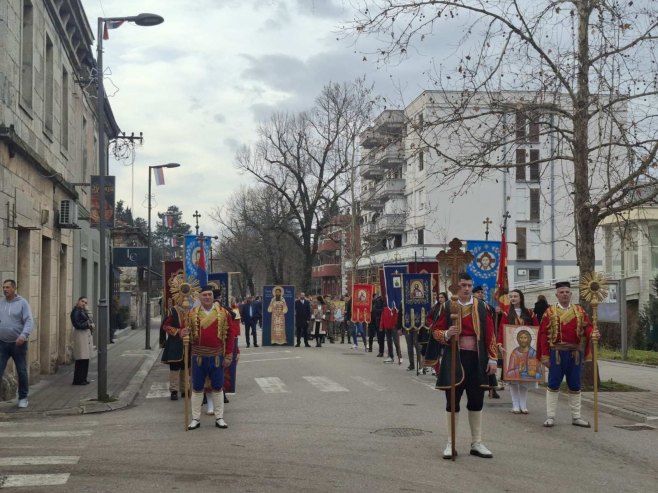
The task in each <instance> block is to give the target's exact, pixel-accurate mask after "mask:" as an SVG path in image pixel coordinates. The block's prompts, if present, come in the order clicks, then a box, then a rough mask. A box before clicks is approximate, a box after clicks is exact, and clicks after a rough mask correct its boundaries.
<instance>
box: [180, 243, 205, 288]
mask: <svg viewBox="0 0 658 493" xmlns="http://www.w3.org/2000/svg"><path fill="white" fill-rule="evenodd" d="M201 239H203V252H202V251H201V246H200V243H201ZM210 241H211V237H210V236H197V235H194V234H191V235H185V275H186V276H187V277H188V278H190V279H196V280H197V281H199V284H200V285H201V286H203V285H205V284H207V283H208V263H207V259H208V258H210Z"/></svg>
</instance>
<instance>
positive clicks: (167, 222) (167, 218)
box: [162, 214, 174, 229]
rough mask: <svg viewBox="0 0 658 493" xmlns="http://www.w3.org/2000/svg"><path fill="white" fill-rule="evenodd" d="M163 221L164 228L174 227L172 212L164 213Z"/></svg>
mask: <svg viewBox="0 0 658 493" xmlns="http://www.w3.org/2000/svg"><path fill="white" fill-rule="evenodd" d="M162 219H163V223H164V227H165V228H169V229H171V228H173V227H174V215H173V214H165V215H164V216H163V217H162Z"/></svg>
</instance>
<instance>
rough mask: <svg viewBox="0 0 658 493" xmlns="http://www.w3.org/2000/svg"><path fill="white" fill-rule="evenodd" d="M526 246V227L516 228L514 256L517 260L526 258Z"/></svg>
mask: <svg viewBox="0 0 658 493" xmlns="http://www.w3.org/2000/svg"><path fill="white" fill-rule="evenodd" d="M527 251H528V250H527V248H526V229H525V228H516V258H517V260H526V259H527Z"/></svg>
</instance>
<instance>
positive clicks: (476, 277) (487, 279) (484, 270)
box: [466, 240, 500, 306]
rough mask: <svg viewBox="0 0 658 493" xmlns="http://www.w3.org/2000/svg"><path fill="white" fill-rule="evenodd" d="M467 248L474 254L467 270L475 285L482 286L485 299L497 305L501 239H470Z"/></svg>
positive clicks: (492, 304)
mask: <svg viewBox="0 0 658 493" xmlns="http://www.w3.org/2000/svg"><path fill="white" fill-rule="evenodd" d="M466 250H468V251H469V252H471V253H472V254H473V260H472V261H471V263H469V264H468V266H467V267H466V272H468V273H469V274H470V275H471V277H472V278H473V286H474V287H475V286H482V288H483V289H484V299H485V301H486V302H487V303H489V304H490V305H491V306H495V305H496V302H495V300H494V293H495V292H496V276H497V275H498V263H499V261H500V241H473V240H468V241H467V242H466Z"/></svg>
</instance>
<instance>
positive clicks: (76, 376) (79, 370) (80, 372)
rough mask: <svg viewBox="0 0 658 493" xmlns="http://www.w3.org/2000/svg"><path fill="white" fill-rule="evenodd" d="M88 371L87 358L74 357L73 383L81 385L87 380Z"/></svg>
mask: <svg viewBox="0 0 658 493" xmlns="http://www.w3.org/2000/svg"><path fill="white" fill-rule="evenodd" d="M88 373H89V360H88V359H76V360H75V366H74V367H73V385H82V384H83V383H85V382H86V381H87V375H88Z"/></svg>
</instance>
